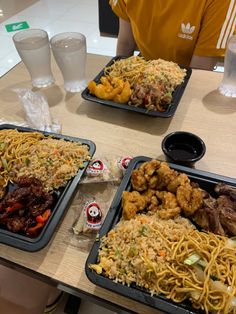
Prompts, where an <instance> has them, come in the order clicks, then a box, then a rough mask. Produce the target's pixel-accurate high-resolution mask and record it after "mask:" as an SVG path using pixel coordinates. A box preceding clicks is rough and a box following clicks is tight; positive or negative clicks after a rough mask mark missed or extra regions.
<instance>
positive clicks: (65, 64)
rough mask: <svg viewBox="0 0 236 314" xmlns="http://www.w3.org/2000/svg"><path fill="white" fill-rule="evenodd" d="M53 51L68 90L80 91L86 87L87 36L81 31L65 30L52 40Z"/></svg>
mask: <svg viewBox="0 0 236 314" xmlns="http://www.w3.org/2000/svg"><path fill="white" fill-rule="evenodd" d="M50 43H51V48H52V52H53V55H54V58H55V60H56V62H57V65H58V67H59V68H60V70H61V73H62V76H63V79H64V88H65V90H66V91H68V92H80V91H81V90H83V89H84V88H85V87H86V85H87V84H86V80H85V67H86V59H87V47H86V38H85V36H84V35H83V34H81V33H76V32H65V33H60V34H57V35H55V36H53V37H52V38H51V40H50Z"/></svg>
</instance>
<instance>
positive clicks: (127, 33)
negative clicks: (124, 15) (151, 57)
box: [116, 18, 136, 57]
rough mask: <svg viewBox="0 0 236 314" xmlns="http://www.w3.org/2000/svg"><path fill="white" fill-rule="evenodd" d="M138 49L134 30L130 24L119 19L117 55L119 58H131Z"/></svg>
mask: <svg viewBox="0 0 236 314" xmlns="http://www.w3.org/2000/svg"><path fill="white" fill-rule="evenodd" d="M135 47H136V43H135V40H134V36H133V32H132V28H131V25H130V23H129V22H127V21H125V20H123V19H121V18H119V34H118V41H117V47H116V54H117V55H118V56H119V55H120V56H125V57H130V56H132V55H133V53H134V50H135Z"/></svg>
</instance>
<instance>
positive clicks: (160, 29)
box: [110, 0, 236, 65]
mask: <svg viewBox="0 0 236 314" xmlns="http://www.w3.org/2000/svg"><path fill="white" fill-rule="evenodd" d="M110 5H111V7H112V9H113V11H114V12H115V13H116V15H118V16H119V17H121V18H122V19H124V20H127V21H129V22H130V23H131V26H132V30H133V34H134V38H135V40H136V44H137V46H138V48H139V49H140V51H141V53H142V55H143V56H144V57H145V58H146V59H156V58H162V59H166V60H171V61H174V62H177V63H179V64H182V65H189V63H190V61H191V58H192V55H197V56H211V57H212V56H223V55H224V52H225V47H226V41H227V39H228V37H229V36H230V35H232V34H233V33H234V32H235V17H236V0H180V1H178V0H110Z"/></svg>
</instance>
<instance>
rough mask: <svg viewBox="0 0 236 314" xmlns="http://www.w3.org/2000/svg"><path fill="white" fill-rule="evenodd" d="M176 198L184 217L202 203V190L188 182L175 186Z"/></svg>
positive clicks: (193, 211)
mask: <svg viewBox="0 0 236 314" xmlns="http://www.w3.org/2000/svg"><path fill="white" fill-rule="evenodd" d="M176 199H177V201H178V204H179V206H180V207H181V210H182V211H183V213H184V215H185V216H186V217H189V216H192V215H193V214H194V213H195V212H196V211H197V210H198V209H200V208H201V207H202V204H203V191H202V190H201V189H200V188H194V187H192V186H191V185H190V184H189V183H186V184H185V185H181V186H179V187H178V188H177V192H176Z"/></svg>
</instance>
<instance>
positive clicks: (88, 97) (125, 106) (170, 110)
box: [81, 56, 192, 118]
mask: <svg viewBox="0 0 236 314" xmlns="http://www.w3.org/2000/svg"><path fill="white" fill-rule="evenodd" d="M120 59H125V57H120V56H117V57H114V58H112V59H111V60H110V62H109V63H108V64H107V65H106V67H108V66H110V65H112V64H113V63H114V62H115V61H117V60H120ZM185 69H186V76H185V78H184V81H183V82H182V83H181V84H180V85H178V86H177V87H176V89H175V91H174V92H173V98H172V102H171V104H170V105H169V107H168V109H167V110H166V111H165V112H159V111H154V110H147V109H145V108H140V107H135V106H130V105H128V104H119V103H116V102H114V101H111V100H104V99H100V98H98V97H96V96H94V95H92V94H90V92H89V90H88V87H86V88H85V90H84V91H83V92H82V94H81V96H82V97H83V98H84V99H86V100H89V101H93V102H96V103H98V104H100V105H105V106H109V107H114V108H118V109H125V110H129V111H134V112H138V113H141V114H144V115H147V116H153V117H160V118H170V117H172V116H173V115H174V113H175V110H176V109H177V106H178V104H179V102H180V99H181V97H182V95H183V92H184V90H185V88H186V85H187V84H188V81H189V78H190V76H191V73H192V69H191V68H189V67H185ZM103 75H104V69H103V70H102V71H101V72H100V73H99V74H98V75H97V76H96V77H95V79H94V81H95V82H96V83H98V82H99V81H100V78H101V77H102V76H103Z"/></svg>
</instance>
